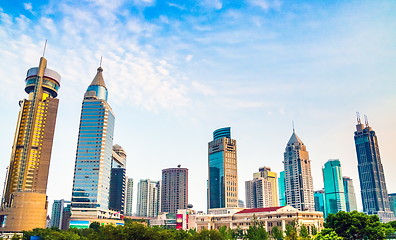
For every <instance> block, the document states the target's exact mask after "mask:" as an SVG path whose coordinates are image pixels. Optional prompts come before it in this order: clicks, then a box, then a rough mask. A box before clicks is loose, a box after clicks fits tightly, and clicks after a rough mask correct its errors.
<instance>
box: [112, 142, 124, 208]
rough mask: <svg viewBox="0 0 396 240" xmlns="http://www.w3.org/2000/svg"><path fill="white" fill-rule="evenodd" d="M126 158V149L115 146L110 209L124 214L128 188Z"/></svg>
mask: <svg viewBox="0 0 396 240" xmlns="http://www.w3.org/2000/svg"><path fill="white" fill-rule="evenodd" d="M126 157H127V154H126V152H125V151H124V149H123V148H122V147H121V146H120V145H118V144H115V145H114V146H113V156H112V163H111V178H110V198H109V208H110V209H111V210H114V211H117V212H120V213H121V214H124V209H125V188H126Z"/></svg>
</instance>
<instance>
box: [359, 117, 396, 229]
mask: <svg viewBox="0 0 396 240" xmlns="http://www.w3.org/2000/svg"><path fill="white" fill-rule="evenodd" d="M354 139H355V146H356V155H357V159H358V170H359V179H360V190H361V194H362V203H363V211H364V212H365V213H367V214H377V215H378V217H379V218H380V220H381V221H382V222H389V221H393V220H394V219H395V216H394V214H393V212H392V211H391V210H390V206H389V199H388V191H387V189H386V183H385V176H384V169H383V167H382V163H381V156H380V152H379V146H378V139H377V135H376V134H375V131H374V130H373V129H372V128H371V127H370V126H369V123H368V119H367V116H365V124H363V123H362V122H361V120H360V116H359V114H358V115H357V125H356V131H355V136H354Z"/></svg>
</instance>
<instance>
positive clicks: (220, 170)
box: [208, 127, 238, 209]
mask: <svg viewBox="0 0 396 240" xmlns="http://www.w3.org/2000/svg"><path fill="white" fill-rule="evenodd" d="M208 153H209V164H208V165H209V179H208V209H211V208H229V207H238V174H237V154H236V140H234V139H231V128H230V127H226V128H220V129H217V130H216V131H214V132H213V141H211V142H209V143H208Z"/></svg>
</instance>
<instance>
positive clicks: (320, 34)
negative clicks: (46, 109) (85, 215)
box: [0, 0, 396, 210]
mask: <svg viewBox="0 0 396 240" xmlns="http://www.w3.org/2000/svg"><path fill="white" fill-rule="evenodd" d="M395 12H396V3H395V2H393V1H375V2H374V1H331V3H330V2H329V1H281V0H274V1H270V0H246V1H222V0H211V1H209V0H204V1H173V0H169V1H154V0H140V1H139V0H128V1H126V0H114V1H105V0H86V1H67V0H60V1H52V0H49V1H30V2H29V1H26V2H24V1H4V0H0V74H1V75H2V76H3V77H2V80H1V85H0V91H2V93H3V94H2V95H1V96H0V99H1V101H2V102H3V103H4V104H2V107H1V111H2V112H3V113H4V114H3V117H2V125H3V126H5V129H4V131H3V133H2V138H1V146H2V147H1V149H0V156H1V159H2V161H1V162H0V179H4V175H5V168H6V166H7V165H8V162H9V156H10V151H11V145H12V140H13V135H14V128H15V123H16V119H17V113H18V110H19V109H18V101H19V100H20V99H23V98H25V97H26V94H25V93H24V91H23V88H24V81H23V80H24V78H25V74H26V71H27V69H28V68H30V67H32V66H37V65H38V61H39V57H40V56H41V54H42V49H43V45H44V41H45V39H48V47H47V50H46V58H47V59H48V67H49V68H51V69H54V70H56V71H58V72H59V73H60V74H61V76H62V82H61V89H60V91H59V99H60V106H59V113H58V119H57V127H56V135H55V141H54V148H53V155H52V156H53V157H52V163H51V169H50V178H49V184H48V193H47V194H48V195H49V199H50V201H51V202H52V200H54V199H60V198H65V199H68V198H70V196H71V187H72V179H73V167H74V159H75V149H76V143H77V135H78V123H79V115H80V109H81V101H82V98H83V94H84V92H85V90H86V88H87V86H88V85H89V83H90V82H91V81H92V79H93V77H94V76H95V73H96V68H97V67H98V65H99V60H100V57H101V56H103V64H102V67H103V68H104V72H103V74H104V78H105V81H106V84H107V86H108V89H109V103H110V105H111V106H112V108H113V110H114V112H115V114H116V130H115V139H114V140H115V143H118V144H120V145H121V146H123V147H124V149H125V150H126V151H127V153H128V166H127V172H128V175H129V176H130V177H133V178H134V179H135V181H136V182H137V181H138V180H139V179H146V178H150V179H153V180H159V179H160V177H161V169H163V168H168V167H175V166H177V165H178V164H181V165H182V166H183V167H187V168H189V169H190V200H189V201H190V202H191V203H192V204H193V205H194V206H195V208H197V209H198V210H204V209H206V179H207V142H209V141H211V139H212V132H213V131H214V130H215V129H217V128H220V127H224V126H231V128H232V137H233V138H235V139H236V140H237V144H238V174H239V198H240V199H242V200H244V199H245V197H244V181H246V180H249V179H251V178H252V173H253V172H255V171H257V170H258V168H259V167H261V166H264V165H265V166H270V167H271V168H272V169H273V170H275V171H276V172H279V171H281V170H282V168H283V165H282V158H283V151H284V147H285V145H286V143H287V141H288V139H289V137H290V135H291V133H292V127H291V121H292V120H294V122H295V126H296V131H297V134H298V135H299V137H300V138H301V139H302V140H303V141H304V143H305V144H306V145H307V149H308V151H309V153H310V158H311V159H312V169H313V178H314V186H315V189H320V188H321V187H322V186H323V183H322V182H323V181H322V175H321V167H322V165H323V164H324V163H325V162H326V161H327V160H328V159H334V158H339V159H340V160H341V164H342V166H343V174H344V175H348V176H350V177H352V178H353V179H354V181H355V190H356V192H357V196H358V197H359V198H360V196H359V194H360V192H359V181H358V175H357V166H356V163H357V161H356V155H355V152H354V151H355V149H354V143H353V131H354V127H355V122H356V120H355V112H356V111H360V112H361V113H362V114H367V115H368V116H369V120H370V124H371V125H372V127H373V128H374V129H375V130H376V131H377V135H378V137H379V143H380V150H381V154H382V161H383V164H384V169H385V175H386V180H387V184H388V191H389V192H396V184H395V182H396V176H394V175H392V173H391V169H392V167H393V166H394V161H395V157H394V154H392V153H393V151H392V147H393V145H394V144H395V140H394V136H395V135H396V130H395V129H394V128H392V126H393V125H394V124H395V122H396V114H395V111H394V109H395V107H396V92H395V86H396V84H395V76H396V42H395V39H396V15H395V14H394V13H395ZM1 169H3V170H1ZM135 187H136V185H135ZM358 202H359V201H358ZM135 203H136V202H135Z"/></svg>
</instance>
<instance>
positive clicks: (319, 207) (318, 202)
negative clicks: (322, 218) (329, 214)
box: [314, 189, 326, 214]
mask: <svg viewBox="0 0 396 240" xmlns="http://www.w3.org/2000/svg"><path fill="white" fill-rule="evenodd" d="M314 201H315V211H318V212H322V213H323V214H324V213H325V212H326V210H325V191H324V190H323V189H322V190H317V191H314Z"/></svg>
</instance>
